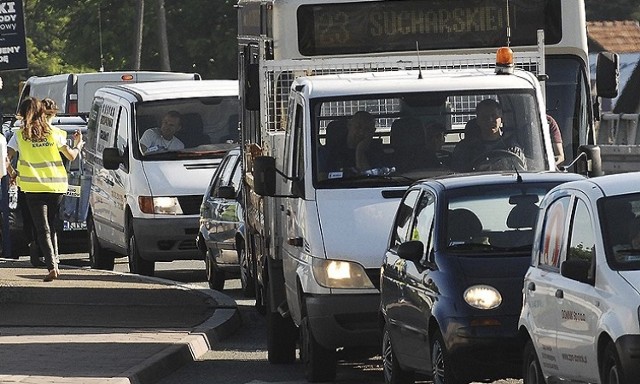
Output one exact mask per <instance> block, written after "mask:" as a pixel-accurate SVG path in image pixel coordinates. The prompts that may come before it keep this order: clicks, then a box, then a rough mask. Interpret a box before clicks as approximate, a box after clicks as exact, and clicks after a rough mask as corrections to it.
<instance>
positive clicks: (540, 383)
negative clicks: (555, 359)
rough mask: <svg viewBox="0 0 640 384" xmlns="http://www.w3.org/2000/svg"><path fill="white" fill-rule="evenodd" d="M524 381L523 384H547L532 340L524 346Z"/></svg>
mask: <svg viewBox="0 0 640 384" xmlns="http://www.w3.org/2000/svg"><path fill="white" fill-rule="evenodd" d="M522 379H523V384H545V380H544V376H543V375H542V369H541V367H540V361H539V360H538V355H537V354H536V349H535V347H534V346H533V342H532V341H531V340H528V341H527V344H526V345H525V346H524V353H523V355H522Z"/></svg>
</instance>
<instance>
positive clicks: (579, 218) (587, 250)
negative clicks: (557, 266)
mask: <svg viewBox="0 0 640 384" xmlns="http://www.w3.org/2000/svg"><path fill="white" fill-rule="evenodd" d="M570 231H571V233H570V237H569V238H570V239H571V240H570V243H569V249H568V250H567V260H584V261H588V262H589V263H592V262H593V259H594V256H595V246H596V236H595V233H594V232H593V225H592V220H591V215H590V214H589V209H588V207H587V205H586V204H585V203H584V201H582V200H578V201H577V204H576V208H575V211H574V214H573V220H571V229H570Z"/></svg>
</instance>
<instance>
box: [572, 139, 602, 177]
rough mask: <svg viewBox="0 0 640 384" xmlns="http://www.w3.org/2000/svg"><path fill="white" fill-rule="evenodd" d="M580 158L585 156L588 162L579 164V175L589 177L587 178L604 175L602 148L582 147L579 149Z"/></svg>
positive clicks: (595, 146)
mask: <svg viewBox="0 0 640 384" xmlns="http://www.w3.org/2000/svg"><path fill="white" fill-rule="evenodd" d="M578 154H579V156H580V155H582V154H584V157H585V159H586V161H581V162H579V163H578V164H577V165H576V167H577V168H578V173H580V174H583V175H587V177H596V176H602V175H604V171H603V170H602V156H601V155H600V147H599V146H597V145H581V146H580V147H578Z"/></svg>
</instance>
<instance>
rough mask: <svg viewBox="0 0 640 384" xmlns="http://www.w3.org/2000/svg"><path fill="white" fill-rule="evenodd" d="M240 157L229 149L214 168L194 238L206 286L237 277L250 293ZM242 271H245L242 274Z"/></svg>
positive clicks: (220, 284)
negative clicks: (202, 263) (205, 272)
mask: <svg viewBox="0 0 640 384" xmlns="http://www.w3.org/2000/svg"><path fill="white" fill-rule="evenodd" d="M241 178H242V156H241V152H240V149H238V148H235V149H232V150H230V151H229V152H228V153H227V154H226V156H225V157H224V159H222V162H221V163H220V165H219V166H218V168H217V169H216V172H215V173H214V174H213V177H212V178H211V182H210V183H209V186H208V187H207V191H206V192H205V194H204V197H203V200H202V205H201V206H200V229H199V231H198V235H197V238H196V243H197V244H198V249H200V251H201V252H202V253H203V255H204V259H205V264H206V271H207V281H208V282H209V287H211V289H215V290H222V289H223V288H224V282H225V280H226V279H227V278H228V277H237V276H240V278H241V281H242V288H243V291H244V292H245V293H246V294H247V295H251V294H252V293H253V286H252V284H251V283H250V282H251V281H252V280H251V279H250V278H248V277H247V275H248V271H247V268H242V267H241V265H242V264H244V265H245V266H246V265H247V263H241V260H242V259H243V257H242V255H243V253H244V252H243V250H244V232H243V230H242V229H243V227H244V226H243V219H242V217H243V212H242V188H241V184H242V182H241ZM243 271H244V273H242V272H243Z"/></svg>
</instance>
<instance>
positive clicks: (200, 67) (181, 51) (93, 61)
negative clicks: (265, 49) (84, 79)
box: [2, 0, 237, 113]
mask: <svg viewBox="0 0 640 384" xmlns="http://www.w3.org/2000/svg"><path fill="white" fill-rule="evenodd" d="M235 3H236V2H235V1H233V0H206V1H202V0H181V1H165V10H166V18H167V25H168V27H167V34H168V37H169V58H170V64H171V70H172V71H179V72H197V73H199V74H200V75H202V77H203V78H205V79H214V78H223V79H235V78H237V70H236V31H237V15H236V10H235V8H234V5H235ZM135 6H136V4H135V2H133V1H131V0H56V1H55V2H54V1H50V0H28V1H24V11H25V29H26V33H27V58H28V62H29V69H28V70H21V71H10V72H6V73H3V74H2V78H3V81H4V90H3V92H2V93H3V96H4V97H3V103H2V104H3V105H5V106H6V107H5V109H4V112H5V113H12V112H13V110H14V108H15V107H14V105H15V103H16V102H17V96H18V91H19V83H20V81H24V80H26V79H27V78H29V77H31V76H46V75H52V74H59V73H70V72H94V71H98V70H100V68H101V67H102V68H104V70H105V71H119V70H131V69H132V68H133V64H134V62H133V55H132V53H133V49H134V41H135V38H134V34H135V24H134V23H135V22H136V17H135V16H136V13H135V12H136V10H135ZM144 10H145V15H144V21H145V24H144V28H143V40H142V55H141V67H140V69H141V70H160V47H159V39H158V36H157V26H156V24H155V21H156V20H157V14H156V12H157V8H156V6H155V0H146V1H145V7H144Z"/></svg>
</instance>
